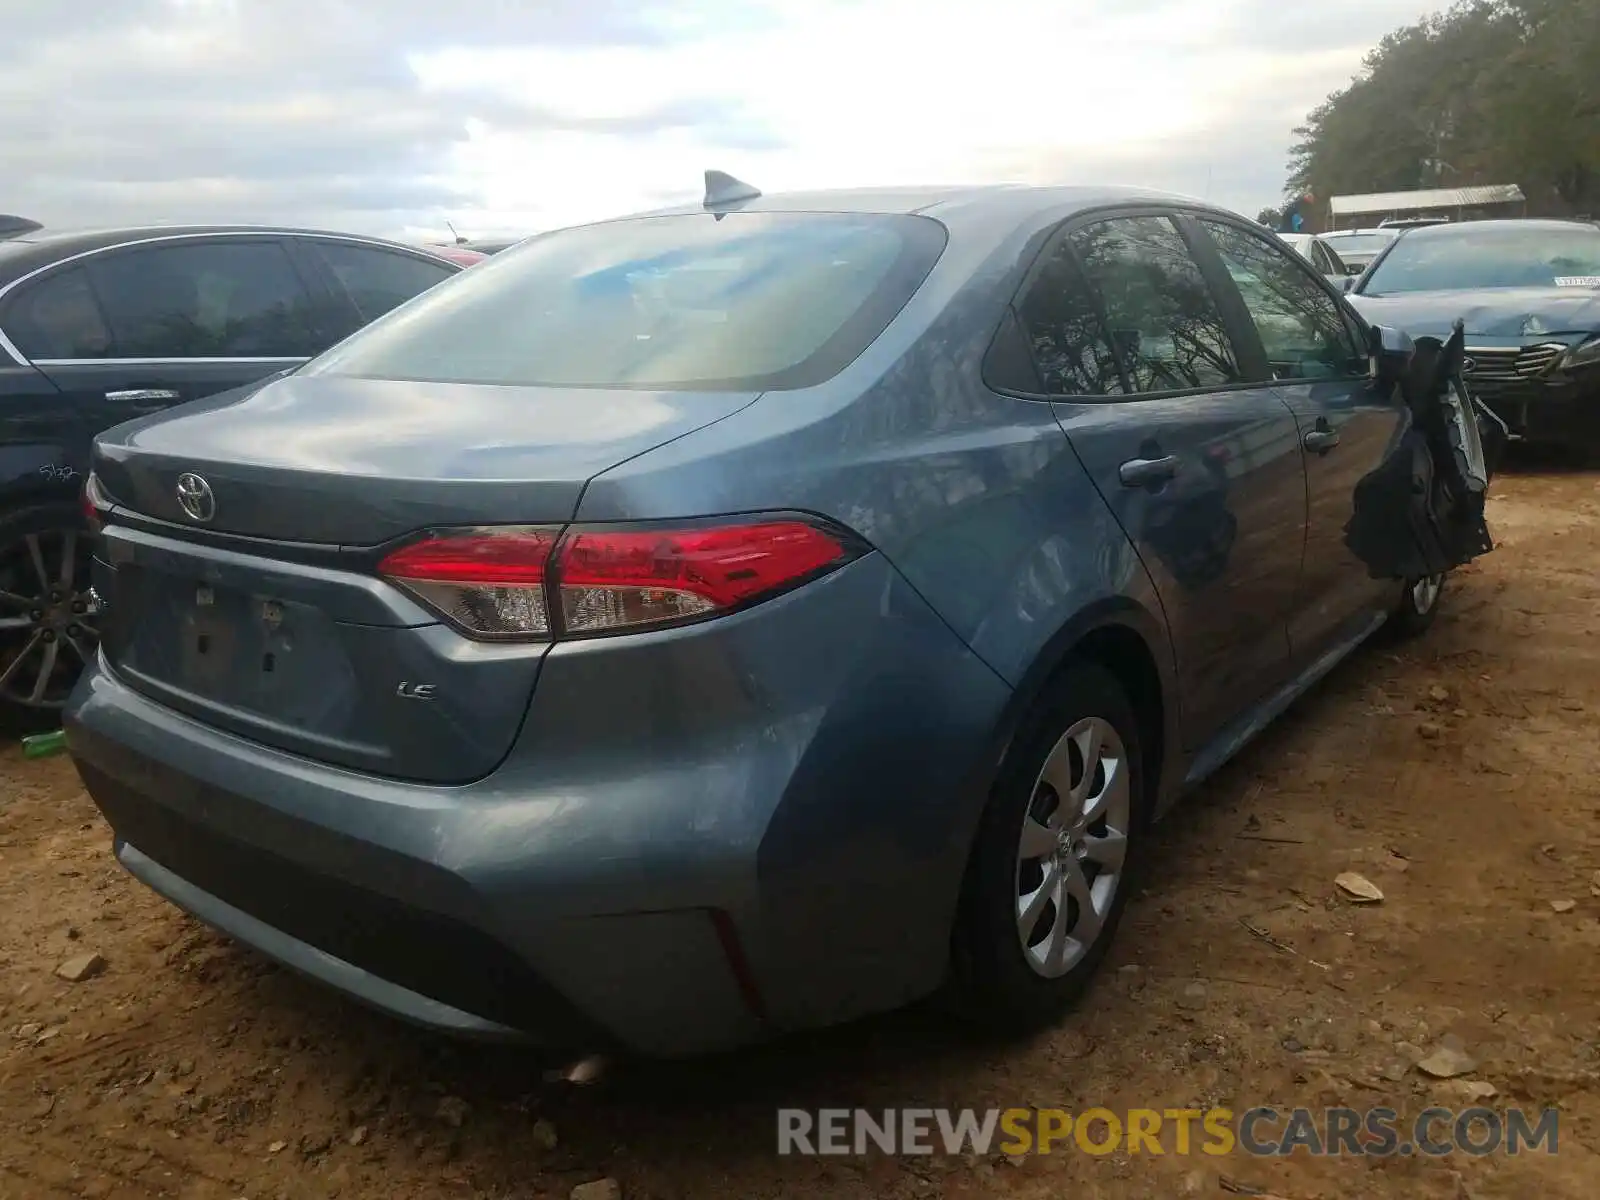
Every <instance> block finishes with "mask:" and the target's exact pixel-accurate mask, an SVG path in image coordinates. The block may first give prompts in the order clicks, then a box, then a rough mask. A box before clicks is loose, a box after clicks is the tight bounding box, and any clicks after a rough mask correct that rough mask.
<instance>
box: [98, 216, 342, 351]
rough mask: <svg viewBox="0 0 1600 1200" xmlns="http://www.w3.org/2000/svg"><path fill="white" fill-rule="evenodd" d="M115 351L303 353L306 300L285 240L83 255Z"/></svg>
mask: <svg viewBox="0 0 1600 1200" xmlns="http://www.w3.org/2000/svg"><path fill="white" fill-rule="evenodd" d="M89 271H90V275H91V278H92V279H93V282H94V288H95V292H96V293H97V294H98V296H99V298H100V303H101V305H102V306H103V308H104V310H105V314H106V318H107V320H108V321H109V322H110V325H111V334H112V338H113V341H114V342H115V347H116V350H115V356H116V357H117V358H154V359H188V358H304V357H309V356H310V355H312V354H314V353H315V352H316V350H317V349H318V343H319V340H320V339H319V337H318V335H317V329H316V321H315V318H314V314H313V310H312V302H311V297H310V295H309V293H308V292H307V291H306V288H305V286H304V285H303V284H302V283H301V281H300V276H299V275H298V274H297V273H296V272H295V269H294V265H293V264H292V263H291V262H290V261H289V256H288V254H287V253H286V252H285V251H284V248H283V246H282V245H281V244H280V243H278V242H276V241H271V240H262V241H254V240H243V239H236V238H218V239H216V240H214V241H208V242H192V243H179V244H176V245H156V246H143V247H139V248H137V249H131V250H122V251H117V252H115V253H110V254H105V255H97V256H96V257H95V258H93V259H91V260H90V261H89Z"/></svg>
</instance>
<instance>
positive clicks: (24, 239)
mask: <svg viewBox="0 0 1600 1200" xmlns="http://www.w3.org/2000/svg"><path fill="white" fill-rule="evenodd" d="M214 234H222V235H226V236H238V235H248V234H259V235H262V236H265V237H282V236H286V235H293V236H299V237H332V238H340V239H343V240H346V241H357V242H366V243H369V244H371V245H378V246H387V247H391V248H393V249H396V250H409V251H411V252H412V253H421V254H427V255H429V257H431V258H436V259H438V260H439V261H440V262H445V263H449V262H450V260H449V259H446V258H443V257H442V256H440V255H437V254H434V253H433V252H432V251H431V250H429V249H426V248H424V247H421V246H408V245H406V244H405V243H403V242H395V241H390V240H388V239H387V238H377V237H367V236H365V235H363V234H352V233H340V232H338V231H336V230H330V229H303V228H296V227H293V226H287V225H135V226H125V227H121V228H106V229H49V228H45V229H39V230H35V231H33V232H32V233H25V234H22V235H21V236H19V237H12V238H6V239H5V240H3V241H0V286H3V285H5V284H6V283H9V282H11V281H13V280H16V279H20V278H21V277H22V276H24V275H27V274H30V273H32V272H33V271H37V270H38V269H40V268H41V267H47V266H49V265H50V264H52V263H55V262H59V261H60V260H62V259H64V258H72V257H74V256H76V255H79V254H87V253H89V252H91V251H94V250H105V249H109V248H111V247H113V246H121V245H125V244H128V243H133V242H148V241H155V240H164V239H167V238H180V237H203V236H206V235H214ZM450 265H452V266H456V265H459V264H455V263H450Z"/></svg>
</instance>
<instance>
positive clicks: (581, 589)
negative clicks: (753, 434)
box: [555, 521, 845, 633]
mask: <svg viewBox="0 0 1600 1200" xmlns="http://www.w3.org/2000/svg"><path fill="white" fill-rule="evenodd" d="M844 555H845V548H844V546H842V545H841V544H840V543H839V542H838V541H837V540H836V539H834V538H832V537H830V536H829V535H828V534H826V533H824V532H823V531H822V530H820V529H818V528H817V527H816V526H814V525H808V524H806V523H805V522H803V521H766V522H762V523H760V524H752V525H732V526H722V527H720V528H713V529H696V530H682V531H670V532H661V533H656V532H653V531H652V532H617V533H611V532H605V531H575V532H572V533H569V534H568V535H567V536H566V538H565V539H564V540H563V541H562V543H561V550H560V552H559V554H558V555H557V559H556V569H555V575H556V583H557V585H558V587H559V589H560V593H561V615H562V619H563V623H564V624H565V626H566V628H567V629H568V630H569V631H571V632H573V633H591V632H594V631H597V630H603V629H617V628H622V627H626V626H633V625H657V624H662V623H666V622H672V621H679V620H683V619H685V618H688V617H698V616H704V615H706V614H708V613H712V612H716V611H717V610H719V609H729V608H735V607H737V606H739V605H741V604H746V603H748V602H749V601H751V600H753V599H756V598H757V597H760V596H764V595H767V594H769V593H771V592H774V591H777V590H779V589H781V588H785V587H788V586H790V585H791V584H793V583H795V582H796V581H798V580H801V579H804V578H806V577H807V576H810V575H814V574H816V573H817V572H818V571H820V570H822V569H823V568H825V567H827V566H829V565H831V564H833V563H836V562H838V561H840V560H841V559H842V558H843V557H844Z"/></svg>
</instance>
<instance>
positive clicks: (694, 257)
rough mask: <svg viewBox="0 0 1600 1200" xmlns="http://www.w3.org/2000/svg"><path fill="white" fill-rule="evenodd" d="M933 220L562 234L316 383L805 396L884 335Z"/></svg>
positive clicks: (774, 218)
mask: <svg viewBox="0 0 1600 1200" xmlns="http://www.w3.org/2000/svg"><path fill="white" fill-rule="evenodd" d="M944 244H945V232H944V227H943V226H942V225H940V224H938V223H937V222H935V221H932V220H930V219H928V218H926V217H919V216H909V215H884V214H851V213H741V212H734V213H722V214H711V213H704V214H701V213H694V214H685V215H681V216H665V217H643V218H635V219H631V220H623V221H611V222H605V223H602V224H598V225H590V226H584V227H580V228H576V229H567V230H562V231H559V232H556V233H552V234H547V235H544V236H542V237H536V238H533V239H531V240H529V241H527V242H524V243H522V244H521V245H518V246H517V247H515V248H514V249H511V250H508V251H506V252H505V253H503V254H499V255H496V256H495V257H494V258H492V259H488V260H486V261H484V262H482V263H479V264H478V265H477V266H475V267H473V268H472V269H471V270H470V271H469V272H467V273H466V275H465V277H464V278H462V279H461V280H459V281H457V282H456V283H454V284H452V285H451V286H450V287H448V288H442V289H440V290H438V291H436V292H430V293H428V294H426V295H424V296H422V297H421V298H419V300H418V301H417V303H416V304H415V305H411V306H409V307H408V308H407V309H406V311H404V312H401V313H396V314H394V317H393V319H392V320H386V321H380V322H378V323H377V324H375V325H371V326H368V327H367V328H366V329H364V330H362V331H361V332H360V333H357V334H356V335H355V336H353V337H352V338H350V339H349V340H348V341H346V342H344V343H342V344H341V345H339V346H337V347H335V348H334V349H333V350H331V351H329V352H328V353H327V354H325V355H323V356H322V357H321V358H319V359H318V360H317V361H316V362H314V363H312V364H311V366H310V367H308V368H307V370H308V372H310V373H312V374H333V375H350V376H362V377H373V378H381V379H407V380H419V381H435V382H450V383H481V384H522V385H546V386H554V387H602V388H642V389H651V390H682V391H711V390H735V391H748V390H775V389H785V388H798V387H807V386H811V385H813V384H816V383H820V382H822V381H823V380H825V379H828V378H830V377H831V376H833V375H834V374H836V373H837V372H838V371H840V370H842V369H843V368H844V367H845V366H847V365H848V364H849V363H850V362H851V361H852V360H854V359H855V358H856V357H857V356H858V355H859V354H860V353H861V352H862V351H863V350H865V349H866V348H867V347H868V346H869V345H871V343H872V342H873V341H874V340H875V339H876V338H877V337H878V335H879V334H881V333H882V332H883V330H884V329H885V327H887V325H888V324H889V322H890V321H891V320H893V319H894V317H895V315H896V314H897V313H899V311H900V310H901V309H902V308H903V307H904V306H905V305H906V303H907V301H909V300H910V298H911V296H912V295H913V294H914V293H915V292H916V290H917V288H918V287H919V286H921V284H922V281H923V279H924V278H926V276H927V274H928V272H929V271H930V270H931V269H932V268H933V265H934V262H935V261H936V260H937V259H938V257H939V254H940V253H941V252H942V250H943V248H944Z"/></svg>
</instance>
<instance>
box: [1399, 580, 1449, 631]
mask: <svg viewBox="0 0 1600 1200" xmlns="http://www.w3.org/2000/svg"><path fill="white" fill-rule="evenodd" d="M1444 580H1445V577H1444V576H1443V575H1427V576H1424V577H1423V578H1421V579H1408V580H1406V582H1405V585H1404V587H1402V589H1401V591H1400V602H1399V603H1398V604H1397V605H1396V606H1395V610H1394V613H1393V614H1392V615H1391V617H1390V623H1391V625H1392V626H1393V628H1394V633H1395V635H1396V636H1397V637H1401V638H1408V637H1417V636H1418V635H1420V634H1422V633H1425V632H1426V631H1427V629H1428V627H1429V626H1430V625H1432V624H1433V621H1434V618H1435V617H1437V616H1438V615H1439V598H1440V597H1441V596H1443V595H1444Z"/></svg>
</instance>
